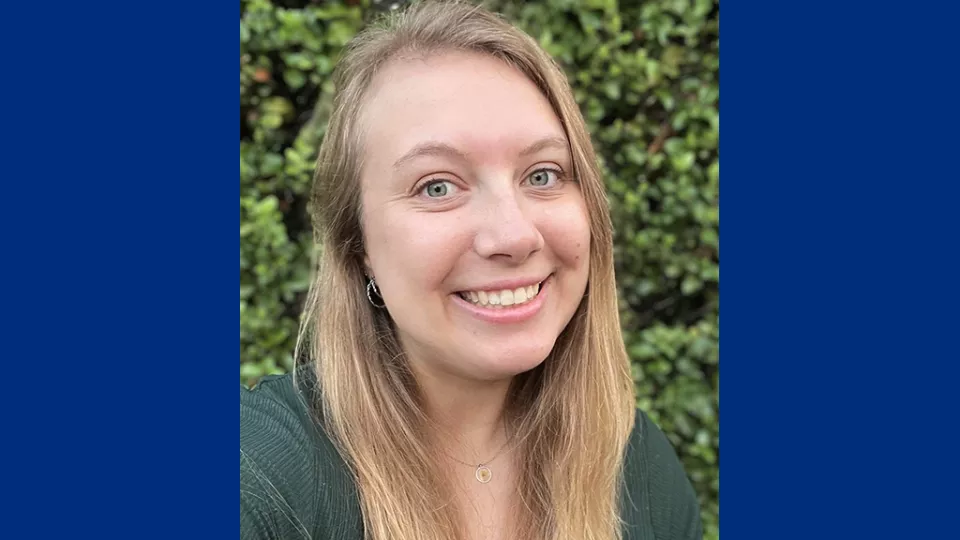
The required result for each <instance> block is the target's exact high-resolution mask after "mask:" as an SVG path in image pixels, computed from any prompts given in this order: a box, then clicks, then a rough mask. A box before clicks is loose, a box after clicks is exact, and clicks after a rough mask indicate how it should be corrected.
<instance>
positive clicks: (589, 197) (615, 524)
mask: <svg viewBox="0 0 960 540" xmlns="http://www.w3.org/2000/svg"><path fill="white" fill-rule="evenodd" d="M446 51H469V52H475V53H481V54H487V55H490V56H493V57H495V58H498V59H500V60H501V61H503V62H505V63H507V64H508V65H510V66H512V67H513V68H515V69H517V70H519V71H520V72H522V73H523V74H524V75H526V76H527V77H528V78H529V79H530V80H531V81H533V82H534V83H535V84H536V85H537V86H538V87H539V89H540V91H541V92H542V93H543V95H544V96H545V97H546V98H547V99H548V100H549V102H550V104H551V105H552V107H553V109H554V111H555V113H556V114H557V116H558V118H559V119H560V121H561V123H562V125H563V127H564V129H565V131H566V135H567V137H568V139H569V141H570V150H571V153H572V158H573V162H574V171H573V172H574V175H575V176H576V179H577V181H578V183H579V185H580V188H581V191H582V195H583V197H584V199H585V202H586V206H587V208H588V212H589V219H590V230H591V253H590V279H589V284H588V289H587V294H586V295H585V296H584V298H583V300H582V302H581V304H580V306H579V307H578V309H577V311H576V313H575V315H574V317H573V318H572V320H571V321H570V323H569V324H568V325H567V327H566V328H565V329H564V331H563V332H562V334H561V335H560V336H559V338H558V340H557V342H556V345H555V347H554V349H553V351H552V352H551V353H550V354H549V356H548V358H547V359H546V360H545V361H544V362H543V363H542V365H540V366H539V367H537V368H536V369H534V370H532V371H530V372H528V373H525V374H522V375H520V376H518V377H516V379H515V381H514V383H513V385H512V388H511V393H510V397H509V402H508V407H507V414H506V415H505V416H506V420H507V421H508V422H509V428H510V430H511V432H512V433H514V434H516V435H515V436H516V439H517V440H518V441H520V442H519V444H518V446H517V450H518V452H517V455H518V456H520V457H519V458H518V466H519V474H518V477H519V481H518V482H519V486H518V492H519V496H520V499H521V501H522V504H521V506H520V509H521V516H520V517H519V518H518V520H517V521H518V523H517V525H516V530H515V531H513V533H514V534H515V537H517V538H523V539H525V540H527V539H529V540H533V539H560V538H563V539H569V538H576V539H579V540H590V539H603V540H611V539H617V538H620V536H621V522H620V518H619V504H620V496H621V489H622V486H621V475H622V467H623V459H624V452H625V447H626V444H627V440H628V438H629V436H630V432H631V430H632V428H633V425H634V418H635V416H634V415H635V401H634V396H633V382H632V378H631V373H630V366H629V361H628V359H627V355H626V352H625V350H624V347H623V340H622V336H621V333H620V324H619V317H618V315H619V314H618V304H617V292H616V284H615V278H614V265H613V248H612V236H613V232H612V226H611V223H610V217H609V212H608V209H607V206H606V195H605V190H604V185H603V181H602V179H601V176H600V171H599V168H598V167H597V163H596V156H595V154H594V150H593V147H592V145H591V142H590V137H589V134H588V131H587V128H586V125H585V123H584V120H583V118H582V116H581V114H580V111H579V109H578V107H577V103H576V101H575V100H574V98H573V93H572V91H571V89H570V87H569V85H568V82H567V79H566V76H565V74H564V72H563V71H562V70H561V69H560V68H559V67H558V66H557V64H556V63H555V62H554V61H553V60H552V58H550V56H549V55H548V54H546V53H545V52H544V51H543V50H542V49H541V48H540V47H539V46H538V45H537V43H536V42H535V41H534V40H533V39H531V38H530V37H529V36H527V35H526V34H524V33H523V32H521V31H520V30H518V29H516V28H515V27H514V26H512V25H510V24H509V23H507V22H506V21H504V20H503V19H502V18H501V17H499V16H497V15H495V14H493V13H490V12H489V11H486V10H485V9H482V8H480V7H478V6H475V5H472V4H469V3H465V2H460V1H452V2H451V1H448V2H437V1H427V2H421V3H418V4H415V5H413V6H411V7H409V8H407V9H405V10H403V11H401V12H398V13H393V14H391V15H390V16H389V17H387V18H384V19H383V20H381V21H379V22H378V23H377V24H375V25H372V26H371V27H369V28H367V29H366V30H365V31H363V32H362V33H361V34H360V35H358V36H357V37H356V38H355V39H354V40H353V41H352V42H351V43H350V44H349V45H348V47H347V48H346V50H345V51H344V55H343V56H342V58H341V60H340V62H339V64H338V67H337V70H336V72H335V75H334V77H335V84H336V89H337V90H336V96H335V98H334V105H333V111H332V114H331V117H330V121H329V125H328V129H327V132H326V135H325V137H324V140H323V143H322V145H321V148H320V153H319V156H318V161H317V169H316V176H315V179H314V192H313V198H312V207H313V212H314V222H315V223H314V225H315V230H316V235H317V238H316V240H317V243H318V244H319V245H318V247H319V248H320V249H321V250H322V253H321V254H320V256H319V262H318V266H317V269H316V272H317V275H316V277H315V279H314V280H313V283H312V285H311V290H310V294H309V297H308V300H307V305H306V312H305V316H304V319H303V326H302V328H301V336H300V338H301V342H306V343H309V347H310V349H309V353H310V358H311V360H312V362H313V363H314V367H315V370H316V376H317V384H318V386H319V390H320V393H319V395H320V396H321V397H320V398H319V401H320V403H318V404H317V405H318V408H319V409H320V411H319V412H320V414H322V423H323V425H324V426H325V428H326V429H327V431H328V433H329V434H330V436H331V439H333V441H334V443H335V444H336V445H337V446H338V448H339V450H340V452H341V454H342V455H343V457H344V460H345V461H346V463H347V464H348V466H349V467H350V470H351V472H352V474H353V476H354V479H355V482H356V485H357V488H358V494H359V499H360V500H359V502H360V505H361V510H362V513H363V522H364V527H365V530H366V535H367V538H371V539H375V540H393V539H397V538H403V539H405V540H438V539H450V540H453V539H459V538H462V537H463V535H464V532H463V531H464V527H463V523H462V518H461V516H460V515H459V514H458V512H457V510H456V508H457V506H456V505H454V504H451V502H452V499H453V497H452V488H451V487H450V486H449V485H448V483H447V482H446V481H445V479H444V478H443V476H442V475H441V473H439V472H437V467H436V466H435V463H436V459H437V456H435V455H434V453H433V450H432V449H431V447H430V445H428V444H427V443H426V441H427V439H428V429H429V427H430V423H429V420H428V419H427V418H426V415H425V413H424V411H423V408H422V405H421V404H422V402H421V399H420V396H419V394H418V388H417V384H416V381H415V379H414V377H413V376H412V375H411V371H410V369H409V367H408V366H407V365H406V363H405V360H404V354H403V351H402V349H401V347H400V344H399V342H398V339H397V336H396V334H395V330H394V326H393V324H392V322H391V320H390V317H389V315H388V314H387V312H386V310H380V309H376V308H374V307H373V306H372V305H371V304H370V303H368V300H367V296H366V293H365V291H364V289H365V287H366V284H367V281H366V277H365V267H364V241H363V231H362V214H363V209H362V207H361V203H360V201H361V197H360V181H359V174H360V168H361V166H362V153H363V133H362V129H363V127H362V125H360V124H361V118H362V108H363V104H364V100H365V99H366V97H367V91H368V89H369V87H370V85H371V82H372V81H373V80H374V78H375V76H376V75H377V74H378V73H379V72H380V71H381V70H382V69H383V67H384V66H385V65H386V64H387V63H388V62H389V61H390V60H391V59H394V58H396V57H397V56H398V55H400V54H414V55H427V54H438V53H443V52H446ZM300 346H301V345H300V344H298V349H299V348H300ZM298 357H299V353H298Z"/></svg>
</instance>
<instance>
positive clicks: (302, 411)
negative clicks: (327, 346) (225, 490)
mask: <svg viewBox="0 0 960 540" xmlns="http://www.w3.org/2000/svg"><path fill="white" fill-rule="evenodd" d="M311 384H312V380H311V379H310V378H309V377H298V378H297V380H296V382H295V381H294V377H293V374H287V375H282V376H270V377H266V378H264V379H263V380H261V381H260V382H259V383H258V384H257V385H256V386H254V387H253V388H246V387H244V386H242V385H241V387H240V529H241V530H240V532H241V535H240V536H241V538H250V539H254V538H256V539H261V538H287V537H301V538H305V537H315V535H316V531H317V530H319V529H323V528H325V527H323V525H322V522H323V521H324V520H325V516H327V515H329V513H330V510H331V507H333V506H343V505H344V504H349V503H350V501H349V493H350V490H349V489H348V488H349V486H350V481H349V476H348V474H347V470H346V466H345V464H344V463H343V462H342V460H341V459H340V457H339V454H338V453H337V452H336V450H335V448H334V446H333V444H332V443H331V441H330V439H329V438H328V437H327V436H326V435H325V433H324V432H323V429H322V428H321V425H320V421H319V418H318V416H317V415H316V414H315V413H314V409H315V407H314V405H313V398H314V392H313V391H312V387H311V386H310V385H311ZM334 495H335V496H337V497H338V498H340V499H341V500H339V501H336V500H331V496H334Z"/></svg>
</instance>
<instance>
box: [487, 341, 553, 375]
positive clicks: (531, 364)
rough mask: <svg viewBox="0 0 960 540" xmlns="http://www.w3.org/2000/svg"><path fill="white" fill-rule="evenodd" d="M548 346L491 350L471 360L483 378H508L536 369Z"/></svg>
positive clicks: (545, 355)
mask: <svg viewBox="0 0 960 540" xmlns="http://www.w3.org/2000/svg"><path fill="white" fill-rule="evenodd" d="M551 349H552V345H551V346H550V347H544V346H541V347H530V348H524V349H523V350H517V349H516V348H513V349H510V350H503V351H500V352H493V354H489V355H484V357H482V358H475V360H474V361H473V362H472V363H473V365H474V366H476V367H478V368H479V371H481V372H482V373H484V374H485V378H489V379H491V380H502V379H510V378H513V377H515V376H517V375H520V374H522V373H526V372H528V371H530V370H532V369H536V368H537V367H539V366H540V365H541V364H543V362H544V361H545V360H546V359H547V356H548V355H549V354H550V350H551Z"/></svg>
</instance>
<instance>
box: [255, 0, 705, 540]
mask: <svg viewBox="0 0 960 540" xmlns="http://www.w3.org/2000/svg"><path fill="white" fill-rule="evenodd" d="M385 3H386V2H384V1H377V0H341V1H333V0H330V1H325V0H272V1H271V0H241V2H240V379H241V382H242V383H245V384H252V383H253V382H255V381H256V380H257V379H258V378H259V377H261V376H263V375H264V374H268V373H278V372H283V371H286V370H288V369H289V368H290V367H291V365H292V361H293V358H292V351H293V345H294V339H295V336H296V330H297V318H298V315H299V313H300V309H301V303H302V300H303V297H304V294H305V292H306V290H307V285H308V279H309V269H310V257H311V253H312V251H311V249H312V247H311V231H310V228H309V219H308V216H307V213H306V200H307V197H306V194H307V193H308V190H309V186H310V180H311V174H312V165H313V160H314V157H315V154H316V150H317V148H318V146H319V141H320V140H321V139H322V137H323V133H324V130H325V127H326V119H327V115H328V113H329V104H330V98H331V95H332V92H333V88H332V85H331V83H330V80H329V75H330V73H331V71H332V69H333V66H334V64H335V62H336V59H337V55H338V52H339V51H340V49H341V48H342V47H343V45H344V44H345V43H346V42H347V41H348V40H349V39H350V38H351V37H352V36H353V35H354V34H355V33H356V32H357V31H358V30H359V29H360V28H361V27H362V26H363V24H364V22H365V21H366V20H368V19H369V18H370V17H372V16H373V15H375V13H376V11H378V10H382V9H386V8H388V7H389V6H385V5H384V4H385ZM487 5H488V6H490V7H492V8H494V9H496V10H498V11H500V12H502V13H504V14H505V15H506V16H507V17H508V18H509V19H510V20H512V21H514V22H515V23H517V24H518V25H519V26H520V27H522V28H524V29H525V30H526V31H527V32H529V33H530V34H531V35H533V36H534V37H536V38H538V39H539V41H540V42H541V43H542V44H543V45H544V47H545V48H546V49H547V50H548V51H549V52H550V53H551V54H552V55H553V56H554V57H555V58H557V60H558V61H560V63H561V64H562V65H563V67H564V68H565V70H566V71H567V73H568V75H569V77H570V80H571V81H572V83H573V86H574V88H575V91H576V95H577V100H578V102H579V103H580V105H581V109H582V110H583V112H584V114H585V116H586V118H587V121H588V122H589V124H590V126H591V132H592V134H593V137H594V142H595V144H596V146H597V150H598V152H599V154H600V156H601V160H602V165H603V167H604V171H605V174H606V179H607V184H608V192H609V198H610V204H611V208H612V211H613V216H614V224H615V226H616V240H615V241H616V256H617V272H618V276H617V277H618V283H619V287H620V293H621V317H622V324H623V329H624V333H625V339H626V346H627V349H628V351H629V353H630V356H631V359H632V361H633V367H634V369H633V371H634V378H635V380H636V384H637V390H638V395H639V401H638V406H640V407H641V408H642V409H644V410H645V411H647V412H648V413H649V414H650V415H651V417H652V418H653V420H654V421H656V422H657V423H658V424H659V425H660V426H661V427H662V428H663V429H664V431H665V432H666V433H667V434H668V436H669V437H670V439H671V441H672V442H673V444H674V445H675V447H676V449H677V451H678V454H679V455H680V458H681V459H682V460H683V462H684V465H685V467H686V470H687V472H688V474H689V475H690V477H691V480H692V481H693V484H694V486H695V488H696V490H697V492H698V494H699V497H700V501H701V505H702V514H703V521H704V530H705V538H707V539H716V538H719V490H720V480H719V459H720V451H719V448H720V441H719V173H720V165H719V130H720V125H719V62H720V61H719V2H718V0H650V1H646V2H638V1H628V0H622V1H619V2H618V1H617V0H587V1H575V0H541V1H536V2H522V1H519V0H491V1H488V2H487Z"/></svg>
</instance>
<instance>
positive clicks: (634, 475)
mask: <svg viewBox="0 0 960 540" xmlns="http://www.w3.org/2000/svg"><path fill="white" fill-rule="evenodd" d="M624 483H625V485H624V488H625V499H624V510H625V513H626V515H627V516H628V519H627V522H628V526H629V527H632V528H633V529H634V530H635V532H636V531H646V532H647V534H640V533H637V534H635V535H630V534H628V535H627V538H631V537H636V538H644V537H652V538H656V539H657V540H693V539H697V540H700V539H701V538H702V535H703V533H702V525H701V522H700V504H699V501H698V500H697V494H696V492H695V491H694V489H693V485H692V484H691V483H690V479H689V478H688V476H687V474H686V471H685V470H684V468H683V464H682V462H681V461H680V459H679V458H678V456H677V452H676V450H675V449H674V447H673V445H672V444H671V443H670V440H669V439H668V438H667V436H666V435H665V434H664V432H663V431H662V430H661V429H660V427H659V426H657V424H655V423H654V422H653V420H651V419H650V417H649V416H647V414H646V413H645V412H643V411H641V410H639V409H638V410H637V413H636V421H635V424H634V429H633V433H632V434H631V435H630V442H629V446H628V448H627V454H626V460H625V464H624ZM628 532H629V531H628ZM651 535H652V536H651Z"/></svg>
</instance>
